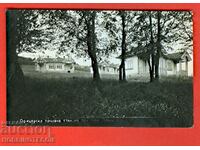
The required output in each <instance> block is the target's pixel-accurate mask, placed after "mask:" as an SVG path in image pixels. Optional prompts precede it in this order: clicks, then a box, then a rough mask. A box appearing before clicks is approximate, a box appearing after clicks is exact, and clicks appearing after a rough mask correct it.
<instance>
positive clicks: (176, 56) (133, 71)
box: [125, 52, 193, 77]
mask: <svg viewBox="0 0 200 150" xmlns="http://www.w3.org/2000/svg"><path fill="white" fill-rule="evenodd" d="M191 60H192V59H191V57H190V55H189V54H188V53H187V52H179V53H172V54H166V55H164V54H163V55H162V56H161V57H160V59H159V74H160V76H177V75H180V76H191V75H192V74H191V73H189V72H188V70H189V69H188V68H192V67H193V66H192V63H189V62H190V61H191ZM188 64H189V65H190V66H188ZM125 67H126V75H127V77H131V76H136V75H140V76H146V75H149V65H148V62H147V60H145V59H142V58H141V57H139V56H136V55H128V56H126V61H125Z"/></svg>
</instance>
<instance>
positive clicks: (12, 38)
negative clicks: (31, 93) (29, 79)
mask: <svg viewBox="0 0 200 150" xmlns="http://www.w3.org/2000/svg"><path fill="white" fill-rule="evenodd" d="M6 19H7V87H8V89H10V90H20V89H22V88H23V85H24V74H23V71H22V69H21V67H20V65H19V63H18V56H17V52H16V50H17V44H18V42H19V41H18V39H17V16H16V12H15V11H13V10H12V11H8V12H7V18H6Z"/></svg>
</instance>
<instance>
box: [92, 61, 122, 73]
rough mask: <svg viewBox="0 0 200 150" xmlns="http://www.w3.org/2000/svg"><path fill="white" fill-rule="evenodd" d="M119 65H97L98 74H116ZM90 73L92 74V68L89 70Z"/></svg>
mask: <svg viewBox="0 0 200 150" xmlns="http://www.w3.org/2000/svg"><path fill="white" fill-rule="evenodd" d="M118 68H119V65H116V64H110V63H106V62H103V63H99V64H98V69H99V74H112V75H114V74H118V72H119V69H118ZM90 72H91V73H93V70H92V67H91V68H90Z"/></svg>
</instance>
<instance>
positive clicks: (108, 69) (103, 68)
mask: <svg viewBox="0 0 200 150" xmlns="http://www.w3.org/2000/svg"><path fill="white" fill-rule="evenodd" d="M100 70H103V71H107V72H117V71H118V69H117V68H112V69H110V68H106V67H100Z"/></svg>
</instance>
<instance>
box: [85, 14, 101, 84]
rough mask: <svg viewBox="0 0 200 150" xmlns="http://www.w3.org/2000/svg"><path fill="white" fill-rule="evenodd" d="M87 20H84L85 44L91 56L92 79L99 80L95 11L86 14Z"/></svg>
mask: <svg viewBox="0 0 200 150" xmlns="http://www.w3.org/2000/svg"><path fill="white" fill-rule="evenodd" d="M88 17H89V18H88V20H86V24H87V46H88V54H89V56H90V58H91V66H92V70H93V80H94V81H99V80H100V75H99V69H98V62H97V55H96V34H95V17H96V12H95V11H93V12H91V14H90V15H89V16H88Z"/></svg>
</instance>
